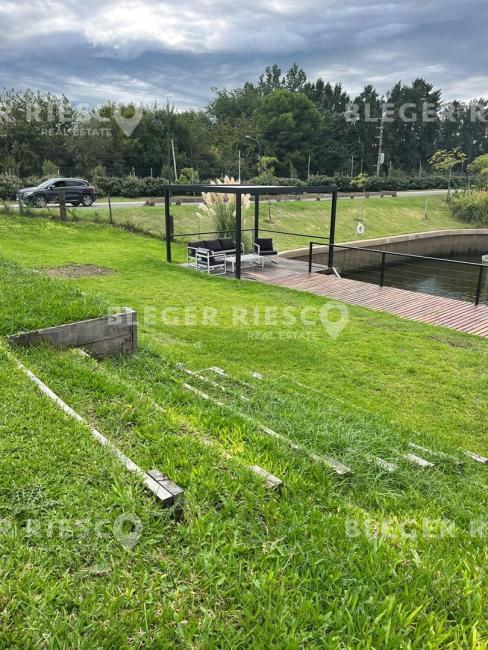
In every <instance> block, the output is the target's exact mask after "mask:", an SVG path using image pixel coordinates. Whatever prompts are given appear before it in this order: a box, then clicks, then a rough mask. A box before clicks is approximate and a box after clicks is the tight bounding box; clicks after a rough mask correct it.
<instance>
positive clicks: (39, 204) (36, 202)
mask: <svg viewBox="0 0 488 650" xmlns="http://www.w3.org/2000/svg"><path fill="white" fill-rule="evenodd" d="M32 205H33V206H34V207H35V208H45V207H46V205H47V199H46V197H45V196H43V195H42V194H39V195H38V196H35V197H34V198H33V199H32Z"/></svg>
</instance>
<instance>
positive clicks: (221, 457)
mask: <svg viewBox="0 0 488 650" xmlns="http://www.w3.org/2000/svg"><path fill="white" fill-rule="evenodd" d="M384 200H385V201H386V200H387V199H384ZM388 200H389V199H388ZM394 200H397V199H394ZM351 203H353V202H352V201H351ZM365 203H366V202H365ZM319 205H321V204H319ZM323 205H325V204H323ZM0 240H1V242H2V246H1V257H2V258H3V259H4V260H6V261H7V263H6V264H4V265H3V266H2V267H0V313H2V321H1V324H0V333H1V334H3V335H6V334H9V333H12V332H14V331H18V330H21V329H31V328H35V327H39V326H46V325H50V324H55V323H59V322H65V321H69V320H75V319H78V318H86V317H90V316H95V315H98V314H103V313H106V311H107V309H108V308H109V307H116V306H123V305H128V306H130V307H133V308H135V309H136V310H137V311H138V313H139V318H140V335H141V336H140V339H141V348H140V351H139V353H138V354H136V355H134V356H133V357H131V358H127V359H119V360H112V361H103V362H96V361H93V360H90V359H84V358H82V357H80V356H79V355H77V354H76V353H74V352H72V351H66V352H60V351H55V350H52V349H50V348H49V347H43V346H41V347H35V348H31V349H29V350H18V349H16V350H15V354H16V355H17V356H18V357H19V358H21V360H22V361H23V362H24V363H25V364H26V365H27V366H28V367H30V368H31V369H33V371H34V372H36V373H37V374H38V375H39V376H40V377H41V379H43V380H44V381H45V382H46V383H47V384H48V385H49V386H51V387H52V388H53V390H55V391H56V392H57V393H58V394H59V395H60V396H61V397H62V398H63V399H65V401H67V402H68V403H69V404H70V405H71V406H73V408H75V409H77V410H78V412H80V413H81V414H82V415H84V416H85V417H86V418H87V419H88V420H89V421H90V422H91V423H92V424H94V425H96V426H98V427H99V429H100V430H101V431H102V432H103V433H104V434H106V435H108V436H109V437H110V438H111V439H112V440H113V441H114V442H116V443H117V444H118V445H119V446H120V447H121V448H122V450H123V451H124V452H125V453H127V454H128V455H129V456H130V457H131V458H133V459H134V460H135V461H136V462H137V463H139V464H140V465H141V466H142V467H144V468H145V469H151V468H153V467H157V468H159V469H161V471H164V472H167V473H168V474H169V475H170V476H171V477H172V478H173V479H174V480H175V481H176V482H177V483H178V484H179V485H181V486H183V487H184V488H185V489H186V507H185V516H184V519H183V521H181V522H180V523H175V522H173V521H172V520H171V519H170V517H169V516H168V513H167V512H164V511H161V508H160V506H159V505H158V503H156V502H155V501H154V500H153V499H152V498H151V496H150V495H149V494H148V493H147V492H145V491H144V489H143V488H142V487H140V486H139V485H138V484H137V481H136V480H135V479H134V478H132V477H130V476H127V475H125V474H124V473H123V472H122V471H121V470H120V469H119V468H118V467H117V466H115V465H114V462H113V461H112V460H111V459H110V458H109V457H108V456H106V454H105V453H104V452H103V450H101V449H100V448H99V447H98V446H97V443H96V442H94V441H93V440H92V439H91V437H90V434H89V432H87V431H85V430H84V429H83V428H82V427H80V426H79V425H74V424H73V423H72V422H71V421H70V420H67V419H66V418H65V416H63V415H62V414H60V413H58V412H57V411H55V410H54V409H53V407H52V406H51V404H50V403H49V402H47V401H46V400H45V399H44V398H42V397H41V396H40V395H38V394H37V393H36V391H35V389H33V388H32V386H31V385H30V384H29V383H28V381H27V380H26V379H25V378H24V377H23V376H22V375H20V374H19V373H18V372H17V371H16V370H15V368H14V366H13V365H12V361H11V359H10V358H9V357H8V355H7V352H6V345H5V344H3V345H2V348H1V350H0V364H1V365H0V374H1V379H2V381H1V383H0V386H1V388H0V391H1V392H2V398H3V399H2V410H1V411H0V446H2V454H1V456H0V458H1V461H0V462H1V463H2V472H1V478H0V485H1V486H2V489H1V492H0V519H2V518H4V519H6V520H8V521H9V522H11V524H12V526H13V528H14V530H15V531H18V532H17V533H16V534H15V535H10V534H9V535H3V536H1V535H0V544H1V545H2V546H3V547H4V548H5V552H3V553H2V555H4V556H5V557H8V562H7V563H4V564H3V565H2V566H1V567H0V573H1V580H0V605H1V609H0V611H2V630H1V632H0V647H2V644H3V646H4V647H15V646H18V647H20V646H22V647H30V646H34V645H38V646H39V645H40V646H42V645H44V646H47V647H48V646H50V647H52V646H54V647H58V646H59V647H97V646H98V647H100V646H102V647H107V646H108V647H165V646H166V647H169V646H173V647H185V648H195V647H198V648H200V647H202V648H208V647H216V648H217V647H232V648H241V647H242V648H249V647H252V648H262V647H270V646H272V645H275V646H277V647H284V648H285V647H286V648H303V647H313V648H315V647H317V648H319V647H330V648H353V647H354V648H395V649H396V648H419V649H420V648H422V649H423V648H460V647H463V648H464V647H466V648H484V647H486V643H487V634H488V630H487V626H486V620H487V608H486V598H485V596H486V589H487V586H488V585H487V578H486V572H485V571H484V566H485V565H486V560H487V551H486V534H488V533H487V530H486V526H487V522H486V519H485V517H486V490H487V486H488V482H487V476H486V468H485V467H483V466H480V465H476V464H475V463H471V462H467V463H466V464H465V466H464V468H463V469H459V468H457V467H456V466H454V465H452V464H451V463H450V462H448V461H445V460H444V461H438V462H437V463H436V467H435V468H433V469H431V470H421V469H419V468H417V467H415V466H413V465H411V464H409V463H408V462H406V461H405V460H402V459H401V456H402V454H404V453H407V452H408V451H409V449H408V442H410V441H412V442H416V443H418V444H420V445H424V446H429V447H431V448H436V449H439V450H442V451H445V452H447V453H449V454H455V455H457V456H458V457H459V455H460V453H461V452H462V450H468V449H470V450H472V451H475V452H478V453H482V454H484V455H487V454H488V441H487V437H486V433H487V430H486V421H487V415H488V412H487V404H488V399H487V398H488V395H487V381H486V379H487V373H486V368H487V357H488V354H487V350H488V348H487V345H486V341H485V340H483V339H481V338H477V337H470V336H466V335H462V334H460V333H456V332H452V331H448V330H444V329H441V328H434V327H429V326H426V325H422V324H417V323H413V322H410V321H403V320H400V319H397V318H395V317H393V316H388V315H385V314H381V313H375V312H370V311H368V310H365V309H359V308H353V307H349V308H348V322H347V324H346V326H345V327H344V329H343V330H342V332H341V333H340V334H339V335H338V336H337V337H336V338H332V337H331V336H329V335H328V334H327V332H326V331H325V330H324V328H323V326H322V325H321V324H320V322H318V321H317V320H316V319H315V320H314V318H313V316H314V314H317V313H318V312H319V310H320V309H321V308H323V307H324V305H327V301H326V300H324V299H322V298H319V297H317V296H312V295H307V294H302V293H297V292H293V291H289V290H285V289H280V288H276V287H269V286H266V287H264V286H260V285H259V284H257V283H250V282H242V283H238V282H236V281H234V280H229V279H225V278H209V277H206V276H205V277H204V276H203V275H202V274H197V273H195V272H191V271H187V270H184V269H182V268H178V267H177V266H175V265H167V264H165V263H164V262H163V261H162V252H163V251H162V244H161V242H160V241H158V240H156V239H154V238H148V237H144V236H142V235H137V234H133V233H128V232H124V231H121V230H117V229H113V228H112V229H111V228H108V227H106V226H104V225H99V224H82V223H78V224H71V223H68V224H60V223H59V222H54V221H49V220H45V219H27V218H18V217H0ZM180 255H182V251H181V250H180ZM12 263H14V264H21V265H22V267H24V268H26V269H31V271H29V270H26V271H23V270H21V269H19V268H17V267H16V266H12ZM68 263H79V264H96V265H100V266H103V267H106V268H109V269H112V271H113V272H112V273H110V274H108V275H104V276H94V277H85V278H77V279H72V280H64V281H60V280H51V279H46V278H45V277H44V276H43V274H42V273H40V272H39V271H40V270H41V269H45V268H50V267H55V266H61V265H64V264H68ZM32 270H34V271H32ZM270 308H271V310H270ZM273 309H275V310H276V309H277V311H273ZM286 309H287V310H288V312H286V313H290V310H291V312H292V313H293V314H295V313H296V314H302V313H304V312H303V311H302V310H306V312H305V313H306V314H307V315H308V317H309V318H310V319H311V321H313V322H311V323H310V324H305V323H303V322H302V321H301V320H299V321H298V322H295V323H291V322H288V321H286V322H283V320H282V316H283V314H284V313H285V311H284V310H286ZM192 310H193V311H192ZM243 310H247V312H243ZM244 315H245V317H244ZM210 316H211V317H210ZM266 319H267V320H266ZM176 362H182V363H184V364H185V365H186V366H188V367H190V368H192V369H201V368H205V367H208V366H214V365H216V366H220V367H223V368H225V369H226V370H227V371H228V373H230V375H231V376H232V377H233V378H234V379H223V378H220V379H219V378H218V376H215V377H214V379H215V380H216V382H217V384H218V385H219V386H220V387H218V386H217V387H215V386H211V385H210V384H208V383H207V382H204V380H202V379H197V378H195V377H193V378H189V377H188V376H186V375H184V374H183V373H182V372H181V371H180V370H179V368H178V367H177V366H176V365H175V364H176ZM251 370H253V371H257V372H260V373H262V374H263V375H265V379H263V380H257V379H253V378H252V376H251V374H250V371H251ZM205 376H206V377H211V376H212V374H211V373H207V374H206V375H205ZM236 379H239V380H241V381H244V382H246V383H245V384H242V383H238V382H236V381H235V380H236ZM185 381H187V382H188V383H189V384H191V385H193V386H194V387H195V388H199V389H200V390H205V391H206V392H207V393H208V394H210V395H211V396H213V397H215V398H217V399H218V400H219V401H220V402H222V406H218V405H216V404H214V403H210V402H208V401H203V400H200V399H198V397H196V396H195V395H193V394H192V393H190V392H188V391H186V390H184V387H183V382H185ZM296 382H300V383H302V384H306V385H308V386H310V387H312V388H313V389H315V390H306V389H304V388H303V387H302V386H300V385H299V384H297V383H296ZM222 388H224V389H225V390H222ZM236 412H239V413H241V415H238V414H237V413H236ZM246 416H247V418H246ZM249 417H252V418H255V419H257V420H259V421H260V422H262V423H264V424H266V425H267V426H269V427H272V428H273V429H275V430H276V431H278V432H280V433H282V434H283V435H285V436H287V437H288V438H289V439H290V441H291V442H292V443H294V444H299V445H301V446H302V448H304V450H306V451H308V452H312V453H316V454H327V455H329V456H333V457H334V458H336V459H337V460H340V461H341V462H343V463H345V464H346V465H348V466H349V467H350V468H351V469H352V470H353V474H352V476H350V477H348V478H342V479H341V478H339V477H337V476H336V475H335V474H334V473H333V472H331V471H330V470H329V469H328V468H327V467H325V466H324V465H321V464H320V463H317V462H311V461H310V458H309V457H308V456H307V454H306V453H304V452H299V451H297V450H294V449H293V448H292V447H290V446H289V445H288V444H286V442H281V441H279V440H276V439H273V438H271V437H269V436H266V435H264V434H263V433H262V432H260V431H259V430H258V429H257V428H256V426H253V424H251V423H250V421H249V419H248V418H249ZM202 436H205V437H206V438H209V439H211V440H212V441H213V442H214V443H215V444H214V446H212V447H208V446H206V445H205V444H203V443H202V440H201V438H202ZM224 451H225V452H226V453H223V452H224ZM226 454H229V455H230V458H228V457H227V456H226ZM372 455H379V456H382V457H383V458H385V459H387V460H390V461H394V462H396V463H397V464H398V469H397V471H396V472H394V473H392V474H390V473H388V472H384V471H381V470H379V469H378V468H377V467H376V466H375V465H374V464H373V463H372V462H371V461H370V456H372ZM252 464H258V465H260V466H262V467H264V468H266V469H267V470H269V471H271V472H273V473H274V474H276V475H277V476H279V477H280V478H282V479H283V480H284V482H285V489H284V492H283V495H282V496H281V497H279V496H278V495H267V494H266V493H265V489H264V486H263V485H262V483H261V481H260V480H259V479H258V478H257V477H256V476H254V475H253V474H251V473H250V472H249V471H248V470H247V469H246V467H247V466H249V465H252ZM22 495H27V496H28V498H22ZM26 504H29V505H28V506H27V505H26ZM131 513H134V514H135V515H136V516H137V517H138V518H139V519H140V520H141V522H142V525H143V530H142V534H141V538H140V540H139V542H138V543H137V544H136V545H135V546H134V548H133V549H132V550H130V549H127V548H125V547H124V546H123V545H122V544H120V541H118V540H117V539H116V537H115V536H114V535H113V534H112V533H110V534H107V535H106V536H103V537H97V538H96V539H93V535H91V536H90V534H88V535H87V537H86V538H85V537H83V538H80V535H79V534H76V533H75V534H72V535H70V536H68V537H67V538H63V539H60V538H59V535H57V534H53V535H52V536H51V537H49V536H48V535H47V534H46V533H45V532H44V531H45V530H46V528H47V524H48V522H49V521H52V522H53V523H54V525H55V526H56V522H59V521H60V520H61V521H63V520H69V521H72V520H73V519H76V518H77V517H78V516H79V518H80V519H82V520H84V521H89V522H92V523H91V526H92V528H93V526H94V524H93V521H95V522H99V521H101V520H102V521H106V522H108V523H107V524H106V526H105V527H104V528H103V530H104V531H106V530H109V529H110V530H111V531H112V529H113V525H114V524H113V522H115V521H116V520H117V518H118V517H120V516H121V515H123V514H125V515H131ZM29 518H32V519H35V520H36V521H38V522H40V523H38V526H39V528H40V534H39V535H37V536H32V535H27V533H26V530H25V522H26V519H29ZM441 520H445V522H450V525H451V528H447V529H446V528H445V527H444V528H443V531H444V534H443V535H440V534H438V533H436V532H435V530H434V529H435V528H436V526H439V525H440V523H439V522H440V521H441ZM483 525H484V532H485V537H483V536H481V534H480V526H481V528H482V526H483ZM431 527H432V530H431ZM446 530H447V532H446ZM356 533H357V534H356Z"/></svg>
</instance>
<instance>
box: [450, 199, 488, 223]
mask: <svg viewBox="0 0 488 650" xmlns="http://www.w3.org/2000/svg"><path fill="white" fill-rule="evenodd" d="M449 207H450V209H451V212H452V214H453V215H454V216H455V217H456V218H457V219H461V220H462V221H467V222H468V223H479V224H483V225H488V192H466V193H464V194H457V193H456V194H455V195H454V196H453V197H452V199H451V201H449Z"/></svg>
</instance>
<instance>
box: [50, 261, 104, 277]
mask: <svg viewBox="0 0 488 650" xmlns="http://www.w3.org/2000/svg"><path fill="white" fill-rule="evenodd" d="M43 273H44V274H45V275H48V276H49V277H50V278H82V277H86V276H90V275H109V274H110V273H113V270H112V269H109V268H107V267H105V266H97V265H96V264H66V265H65V266H55V267H53V268H52V269H43Z"/></svg>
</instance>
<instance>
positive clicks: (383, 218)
mask: <svg viewBox="0 0 488 650" xmlns="http://www.w3.org/2000/svg"><path fill="white" fill-rule="evenodd" d="M163 210H164V208H163V206H162V205H156V206H154V207H140V208H114V209H113V220H114V223H116V224H119V225H122V226H124V227H125V228H131V229H135V230H139V231H142V232H145V233H148V234H153V235H155V236H157V237H161V236H162V235H163V233H164V216H163ZM36 213H37V211H36ZM51 213H52V214H53V215H56V214H57V209H56V208H53V209H52V210H51ZM69 213H70V215H71V218H73V217H74V218H76V219H79V220H81V221H96V222H99V223H103V222H108V219H109V212H108V209H106V208H99V209H93V210H86V209H83V208H77V209H69ZM171 213H172V215H173V216H174V223H175V233H187V232H190V233H192V232H207V231H209V230H211V229H212V227H213V226H212V224H210V223H209V221H208V220H207V219H203V218H198V217H197V207H196V206H195V205H174V206H172V207H171ZM39 214H40V212H39ZM253 214H254V212H253V207H252V206H251V208H250V209H249V210H247V212H246V213H245V227H247V228H251V227H252V225H253V219H254V216H253ZM329 221H330V201H287V202H284V201H283V202H280V203H267V202H266V200H264V199H262V203H261V227H262V228H264V229H267V230H282V231H288V232H296V233H303V234H304V235H306V237H295V236H291V235H283V234H277V235H275V239H276V241H277V242H278V246H279V248H280V250H289V249H292V248H300V247H305V246H308V242H309V241H310V235H321V236H328V231H329ZM358 221H361V222H362V223H363V224H364V225H365V232H364V235H363V236H362V239H371V238H374V237H385V236H388V235H401V234H406V233H411V232H425V231H428V230H442V229H450V228H467V227H471V226H470V225H469V224H466V223H464V222H461V221H458V220H457V219H455V218H454V217H453V216H452V215H451V213H450V212H449V209H448V207H447V205H446V202H445V199H444V198H443V197H442V196H424V197H422V196H417V197H403V196H402V197H394V198H392V197H385V198H383V199H381V198H370V199H354V200H350V199H341V200H339V202H338V217H337V233H336V240H337V241H338V242H345V241H352V240H357V239H361V238H359V237H358V236H357V235H356V225H357V222H358ZM187 240H188V238H183V239H182V241H184V242H186V241H187Z"/></svg>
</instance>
